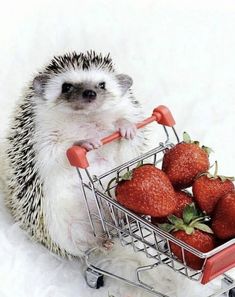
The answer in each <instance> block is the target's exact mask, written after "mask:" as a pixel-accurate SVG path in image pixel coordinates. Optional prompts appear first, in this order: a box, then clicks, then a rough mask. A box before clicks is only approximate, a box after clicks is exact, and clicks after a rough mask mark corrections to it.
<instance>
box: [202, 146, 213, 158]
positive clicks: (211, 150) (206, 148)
mask: <svg viewBox="0 0 235 297" xmlns="http://www.w3.org/2000/svg"><path fill="white" fill-rule="evenodd" d="M202 149H203V150H204V151H205V152H206V153H207V155H208V156H209V155H210V153H214V151H213V149H212V148H210V147H207V146H205V145H203V146H202Z"/></svg>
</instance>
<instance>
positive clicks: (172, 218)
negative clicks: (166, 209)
mask: <svg viewBox="0 0 235 297" xmlns="http://www.w3.org/2000/svg"><path fill="white" fill-rule="evenodd" d="M167 219H168V221H170V222H171V223H172V224H173V225H175V226H176V227H177V226H178V225H183V224H184V221H183V220H182V219H180V218H178V217H176V216H175V215H170V216H168V217H167Z"/></svg>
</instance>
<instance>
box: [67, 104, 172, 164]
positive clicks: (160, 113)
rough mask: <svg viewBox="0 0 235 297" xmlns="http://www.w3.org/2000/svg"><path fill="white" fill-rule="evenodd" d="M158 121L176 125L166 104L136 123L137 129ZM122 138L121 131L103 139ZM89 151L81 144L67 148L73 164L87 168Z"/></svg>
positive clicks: (68, 156) (104, 141)
mask: <svg viewBox="0 0 235 297" xmlns="http://www.w3.org/2000/svg"><path fill="white" fill-rule="evenodd" d="M154 121H156V122H158V124H161V125H164V126H169V127H172V126H174V125H175V120H174V118H173V116H172V114H171V112H170V110H169V109H168V108H167V107H166V106H164V105H160V106H158V107H157V108H155V109H154V110H153V113H152V116H151V117H149V118H147V119H145V120H144V121H142V122H140V123H138V124H136V127H137V129H139V128H142V127H144V126H146V125H148V124H150V123H152V122H154ZM120 138H121V134H120V133H119V132H115V133H113V134H111V135H109V136H107V137H105V138H103V139H101V142H102V144H107V143H109V142H111V141H114V140H117V139H120ZM86 154H87V151H86V149H84V148H83V147H80V146H72V147H71V148H69V149H68V150H67V158H68V160H69V162H70V164H71V165H72V166H75V167H79V168H83V169H85V168H87V167H89V163H88V160H87V157H86Z"/></svg>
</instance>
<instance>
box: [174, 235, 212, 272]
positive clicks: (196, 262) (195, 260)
mask: <svg viewBox="0 0 235 297" xmlns="http://www.w3.org/2000/svg"><path fill="white" fill-rule="evenodd" d="M173 235H174V237H175V238H177V239H179V240H181V241H183V242H185V243H187V244H188V245H190V246H192V247H194V248H195V249H197V250H199V251H200V252H204V253H206V252H209V251H211V250H213V248H215V240H214V238H213V236H212V235H210V234H207V233H205V232H202V231H199V230H195V231H194V232H193V233H192V234H187V233H186V232H185V231H181V230H179V231H176V232H174V233H173ZM170 247H171V251H172V253H173V254H174V255H175V256H176V257H177V258H178V259H180V260H181V261H182V260H183V255H182V250H181V247H180V246H178V245H176V244H174V243H173V242H171V243H170ZM184 254H185V255H184V256H185V262H186V264H187V266H189V267H191V268H193V269H195V270H200V269H201V268H202V265H203V261H204V260H203V259H201V258H199V257H197V256H195V255H193V254H192V253H190V252H188V251H186V250H185V253H184Z"/></svg>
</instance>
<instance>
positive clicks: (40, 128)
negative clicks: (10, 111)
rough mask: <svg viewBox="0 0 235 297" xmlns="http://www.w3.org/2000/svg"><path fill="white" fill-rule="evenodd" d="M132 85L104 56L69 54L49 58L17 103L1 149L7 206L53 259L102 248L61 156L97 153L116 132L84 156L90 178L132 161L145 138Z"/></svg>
mask: <svg viewBox="0 0 235 297" xmlns="http://www.w3.org/2000/svg"><path fill="white" fill-rule="evenodd" d="M131 86H132V79H131V78H130V77H129V76H128V75H125V74H118V73H117V72H116V71H115V69H114V67H113V63H112V59H111V58H110V56H109V55H107V56H103V55H102V54H97V53H95V52H94V51H89V52H86V53H75V52H73V53H68V54H65V55H63V56H57V57H54V58H53V59H52V61H51V62H50V64H49V65H47V66H46V67H45V68H44V69H42V71H40V72H39V73H38V74H37V75H36V76H35V77H34V79H33V80H32V81H31V82H30V83H29V86H28V88H27V90H26V92H25V94H24V95H23V96H22V98H21V99H20V100H19V102H18V104H17V107H16V110H15V113H14V116H13V120H12V122H11V126H10V131H9V134H8V137H7V149H6V151H5V161H6V168H7V170H6V172H7V176H6V177H5V180H6V186H7V197H6V205H7V206H8V208H9V209H10V211H11V213H12V215H13V217H14V219H15V220H16V221H18V222H19V223H20V225H21V227H22V228H23V229H25V230H26V231H27V232H28V234H29V235H30V236H31V237H32V238H33V239H34V240H36V241H38V242H40V243H42V244H43V245H45V246H46V247H47V248H48V249H49V250H51V251H52V252H54V253H56V254H58V255H61V256H70V255H72V256H82V255H83V253H84V252H85V251H86V250H87V249H88V248H90V247H93V246H96V245H98V246H99V245H101V246H102V245H103V244H104V243H103V242H102V241H101V239H97V238H95V237H94V236H93V232H92V230H91V227H90V224H89V219H88V215H87V210H86V207H85V204H84V201H83V198H82V193H81V186H80V184H79V181H78V178H77V174H76V170H74V168H72V167H71V166H70V165H69V162H68V160H67V158H66V150H67V149H68V148H69V147H70V146H72V145H73V144H79V145H81V146H83V147H84V148H86V149H87V150H92V149H96V148H98V147H100V146H101V141H100V139H101V138H102V137H104V136H107V135H108V134H110V133H112V132H114V131H116V130H119V131H120V133H121V135H122V137H123V139H122V140H120V141H117V142H114V143H111V144H108V145H106V146H103V147H100V148H99V150H92V151H91V152H90V153H89V161H90V170H91V172H92V173H93V174H99V173H101V172H104V171H107V169H110V168H112V167H114V166H116V165H117V164H120V163H122V162H124V161H127V160H129V159H130V158H133V157H135V156H137V155H138V154H139V153H140V152H141V151H142V149H143V146H144V142H145V137H144V131H137V130H136V127H135V125H134V123H136V122H139V121H141V120H142V119H143V118H142V116H143V113H142V110H141V107H140V105H139V103H138V101H137V100H136V99H135V98H134V96H133V95H132V92H131ZM94 203H95V202H94ZM94 207H95V206H94Z"/></svg>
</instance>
